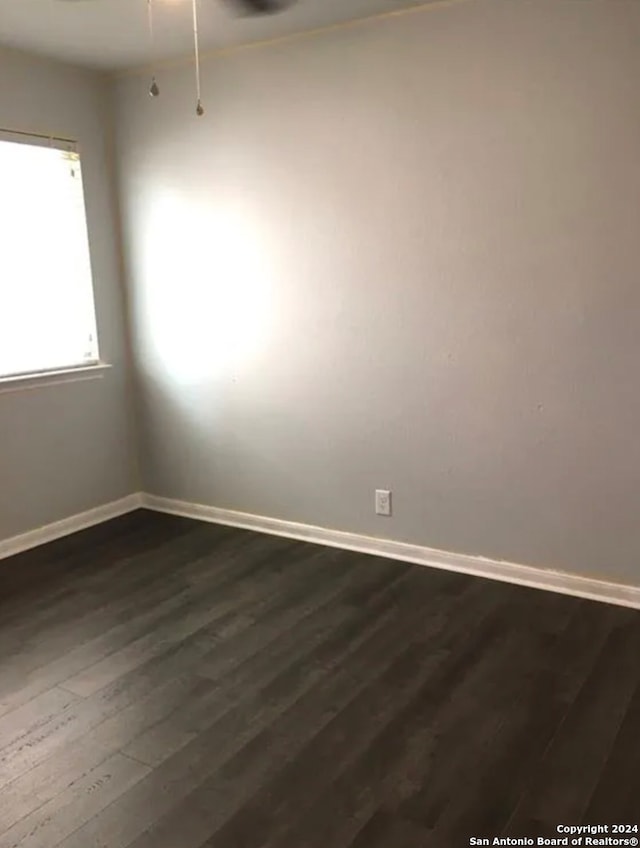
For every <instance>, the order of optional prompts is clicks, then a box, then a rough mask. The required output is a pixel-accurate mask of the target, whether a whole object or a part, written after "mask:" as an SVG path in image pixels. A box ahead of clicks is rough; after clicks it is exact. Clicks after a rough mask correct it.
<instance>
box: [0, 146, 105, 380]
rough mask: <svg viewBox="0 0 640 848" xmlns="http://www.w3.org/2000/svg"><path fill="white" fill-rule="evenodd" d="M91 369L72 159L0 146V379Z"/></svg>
mask: <svg viewBox="0 0 640 848" xmlns="http://www.w3.org/2000/svg"><path fill="white" fill-rule="evenodd" d="M44 145H46V146H44ZM98 361H99V355H98V339H97V332H96V318H95V307H94V301H93V285H92V278H91V262H90V258H89V241H88V235H87V222H86V215H85V207H84V194H83V189H82V172H81V168H80V157H79V156H78V154H77V153H76V152H75V151H73V150H60V149H57V148H56V147H54V146H52V145H50V144H49V143H48V142H44V144H43V145H42V146H41V145H36V144H34V143H22V142H16V141H13V140H11V141H6V140H3V139H2V138H0V378H2V377H11V376H18V375H21V374H37V373H41V372H46V371H57V370H62V369H67V368H75V367H81V366H86V365H92V364H96V363H98Z"/></svg>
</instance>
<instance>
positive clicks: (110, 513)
mask: <svg viewBox="0 0 640 848" xmlns="http://www.w3.org/2000/svg"><path fill="white" fill-rule="evenodd" d="M141 506H142V495H141V494H140V493H139V492H137V493H135V494H133V495H127V496H126V497H124V498H120V499H119V500H117V501H111V503H107V504H103V505H102V506H97V507H95V508H94V509H88V510H87V511H86V512H79V513H77V514H76V515H71V516H69V518H63V519H62V520H61V521H55V522H54V523H53V524H46V525H45V526H44V527H38V528H37V529H36V530H30V531H29V532H28V533H22V534H21V535H20V536H13V537H12V538H10V539H5V540H4V541H0V559H5V558H6V557H10V556H14V555H15V554H19V553H22V551H28V550H29V549H30V548H35V547H37V546H38V545H44V544H45V543H46V542H53V541H54V540H55V539H60V538H61V537H62V536H69V535H70V534H71V533H76V532H77V531H78V530H84V529H85V528H86V527H92V526H93V525H94V524H101V523H102V522H103V521H109V520H110V519H111V518H117V517H118V516H119V515H124V514H125V513H127V512H132V511H133V510H134V509H139V508H140V507H141Z"/></svg>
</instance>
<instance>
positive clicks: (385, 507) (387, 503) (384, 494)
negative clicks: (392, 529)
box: [376, 489, 391, 515]
mask: <svg viewBox="0 0 640 848" xmlns="http://www.w3.org/2000/svg"><path fill="white" fill-rule="evenodd" d="M376 515H391V492H390V491H389V490H388V489H376Z"/></svg>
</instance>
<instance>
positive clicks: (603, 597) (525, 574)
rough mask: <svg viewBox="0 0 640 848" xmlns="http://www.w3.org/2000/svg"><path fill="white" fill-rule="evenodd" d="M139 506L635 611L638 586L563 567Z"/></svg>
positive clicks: (174, 504) (261, 519) (166, 505)
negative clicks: (549, 566) (495, 558)
mask: <svg viewBox="0 0 640 848" xmlns="http://www.w3.org/2000/svg"><path fill="white" fill-rule="evenodd" d="M142 506H143V507H145V508H146V509H151V510H154V511H156V512H166V513H170V514H171V515H180V516H183V517H185V518H195V519H199V520H200V521H209V522H211V523H213V524H225V525H228V526H230V527H242V528H244V529H246V530H256V531H258V532H261V533H270V534H272V535H275V536H286V537H287V538H290V539H300V540H302V541H305V542H315V543H317V544H320V545H328V546H330V547H335V548H344V549H346V550H350V551H359V552H360V553H365V554H373V555H375V556H382V557H387V558H389V559H398V560H402V561H403V562H412V563H415V564H417V565H423V566H427V567H429V568H441V569H445V570H447V571H459V572H461V573H463V574H471V575H474V576H476V577H486V578H489V579H490V580H500V581H502V582H504V583H516V584H518V585H521V586H529V587H531V588H534V589H543V590H546V591H549V592H559V593H561V594H563V595H574V596H576V597H579V598H588V599H590V600H593V601H602V602H604V603H609V604H617V605H619V606H624V607H633V608H634V609H640V586H628V585H626V584H624V583H610V582H608V581H605V580H599V579H596V578H593V577H583V576H580V575H578V574H569V573H567V572H563V571H552V570H549V569H545V568H535V567H532V566H528V565H516V564H515V563H511V562H504V561H501V560H492V559H486V558H485V557H479V556H470V555H469V554H455V553H450V552H448V551H438V550H435V549H434V548H427V547H423V546H421V545H411V544H407V543H405V542H395V541H393V540H390V539H377V538H373V537H371V536H361V535H358V534H356V533H345V532H343V531H341V530H328V529H327V528H325V527H314V526H313V525H311V524H298V523H296V522H293V521H281V520H280V519H277V518H267V517H265V516H262V515H251V514H249V513H244V512H235V511H233V510H228V509H219V508H218V507H213V506H205V505H203V504H193V503H187V502H186V501H179V500H173V499H171V498H162V497H157V496H156V495H148V494H143V495H142Z"/></svg>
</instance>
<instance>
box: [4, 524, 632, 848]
mask: <svg viewBox="0 0 640 848" xmlns="http://www.w3.org/2000/svg"><path fill="white" fill-rule="evenodd" d="M639 684H640V613H638V612H635V611H632V610H626V609H622V608H619V607H613V606H606V605H604V604H598V603H595V602H590V601H582V600H578V599H574V598H568V597H563V596H561V595H554V594H549V593H545V592H538V591H535V590H530V589H525V588H521V587H516V586H510V585H506V584H501V583H493V582H490V581H485V580H481V579H477V578H471V577H465V576H462V575H457V574H452V573H448V572H444V571H435V570H434V571H431V570H427V569H423V568H420V567H418V566H409V565H404V564H402V563H399V562H391V561H388V560H384V559H378V558H375V557H368V556H364V555H360V554H356V553H349V552H344V551H339V550H336V549H332V548H322V547H319V546H315V545H310V544H305V543H302V542H295V541H290V540H286V539H280V538H276V537H269V536H262V535H258V534H253V533H250V532H247V531H242V530H233V529H230V528H223V527H216V526H213V525H208V524H200V523H197V522H191V521H187V520H183V519H178V518H171V517H168V516H161V515H157V514H153V513H148V512H144V511H139V512H136V513H133V514H131V515H128V516H125V517H123V518H120V519H117V520H115V521H112V522H109V523H108V524H104V525H101V526H99V527H96V528H92V529H90V530H86V531H84V532H82V533H78V534H76V535H74V536H71V537H68V538H66V539H62V540H60V541H57V542H54V543H52V544H50V545H47V546H44V547H42V548H39V549H36V550H33V551H30V552H26V553H24V554H21V555H19V556H17V557H14V558H12V559H10V560H7V561H4V562H2V563H0V848H55V846H61V848H126V846H131V847H132V848H205V846H206V848H418V846H420V848H431V846H437V848H449V846H451V848H453V846H465V845H469V840H470V837H472V836H476V837H480V836H488V837H493V836H500V835H513V836H517V835H520V836H524V835H526V836H533V837H538V836H553V835H557V833H556V826H557V825H558V824H561V823H562V824H580V823H597V824H612V823H614V822H615V823H629V824H634V823H637V821H638V818H639V816H638V813H639V811H640V802H639V798H640V770H639V769H638V767H637V764H638V762H639V760H640V686H639Z"/></svg>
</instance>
